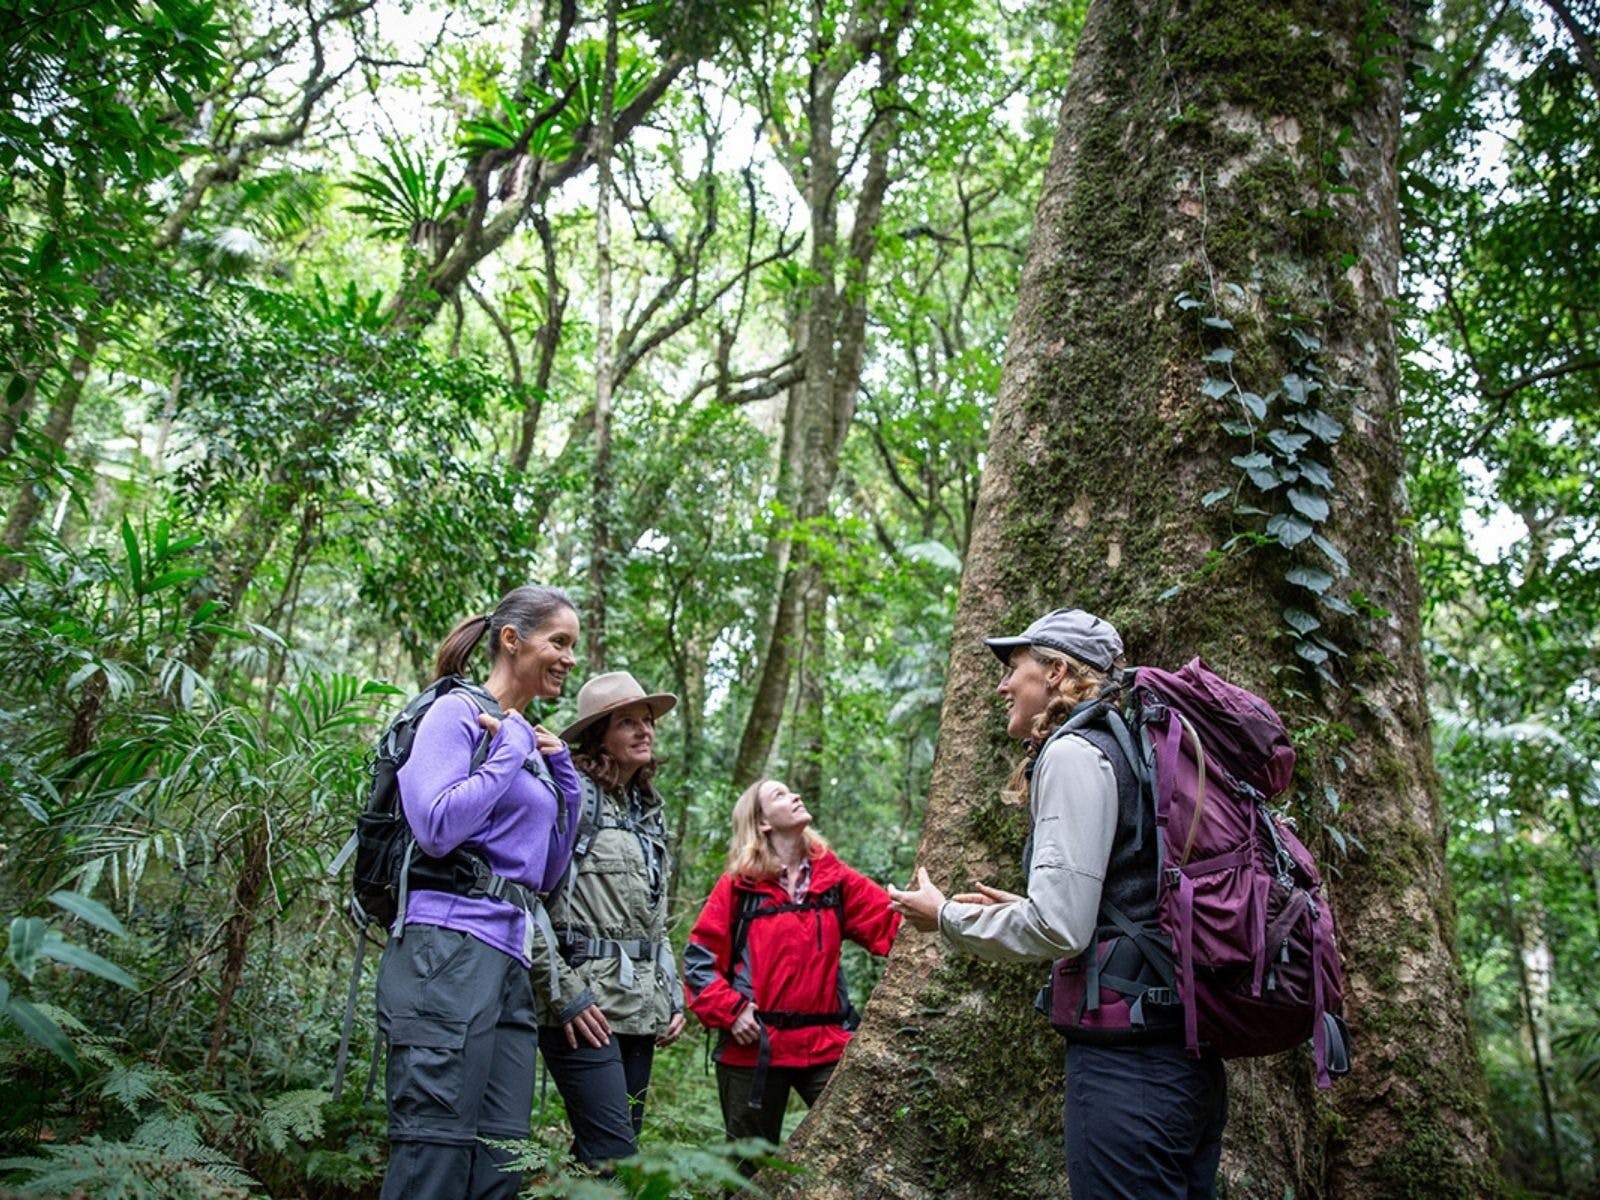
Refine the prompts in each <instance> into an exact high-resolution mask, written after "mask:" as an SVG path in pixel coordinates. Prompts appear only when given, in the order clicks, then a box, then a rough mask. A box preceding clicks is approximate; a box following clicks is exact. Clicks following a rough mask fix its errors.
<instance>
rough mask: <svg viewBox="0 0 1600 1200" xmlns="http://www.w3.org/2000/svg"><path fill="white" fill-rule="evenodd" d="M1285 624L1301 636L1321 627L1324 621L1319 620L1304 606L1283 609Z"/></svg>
mask: <svg viewBox="0 0 1600 1200" xmlns="http://www.w3.org/2000/svg"><path fill="white" fill-rule="evenodd" d="M1283 621H1284V624H1286V625H1287V626H1289V628H1290V629H1292V630H1294V631H1295V632H1296V633H1298V634H1299V635H1300V636H1301V637H1305V635H1306V634H1308V633H1310V632H1311V631H1312V630H1313V629H1321V628H1322V622H1321V621H1319V620H1317V618H1316V617H1314V616H1312V615H1311V614H1310V613H1308V612H1307V611H1306V610H1305V609H1303V608H1286V609H1284V610H1283Z"/></svg>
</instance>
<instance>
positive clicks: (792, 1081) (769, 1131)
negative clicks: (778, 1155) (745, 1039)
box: [717, 1060, 838, 1175]
mask: <svg viewBox="0 0 1600 1200" xmlns="http://www.w3.org/2000/svg"><path fill="white" fill-rule="evenodd" d="M836 1066H838V1062H837V1060H836V1061H834V1062H830V1063H823V1064H822V1065H821V1066H816V1067H768V1068H767V1084H766V1091H765V1092H763V1093H762V1097H761V1107H760V1108H751V1107H750V1093H751V1091H752V1090H753V1089H754V1086H755V1080H756V1069H755V1068H754V1067H729V1066H725V1065H723V1064H722V1063H718V1064H717V1098H718V1099H719V1100H720V1101H722V1126H723V1128H724V1129H726V1130H727V1133H728V1138H729V1139H730V1140H738V1139H742V1138H766V1140H767V1141H769V1142H771V1143H772V1144H773V1146H774V1147H776V1146H777V1145H778V1143H779V1142H781V1141H783V1114H784V1112H785V1111H786V1110H787V1109H788V1107H789V1092H790V1091H791V1090H793V1091H796V1092H799V1093H800V1099H802V1100H804V1101H805V1102H806V1107H807V1108H810V1107H811V1106H812V1105H813V1104H815V1103H816V1100H817V1097H818V1096H820V1095H822V1089H823V1088H825V1087H827V1085H828V1079H829V1077H830V1076H831V1075H832V1074H833V1068H834V1067H836ZM739 1170H741V1171H743V1172H744V1173H745V1174H746V1175H754V1174H755V1170H756V1168H755V1164H754V1163H751V1162H749V1161H741V1162H740V1163H739Z"/></svg>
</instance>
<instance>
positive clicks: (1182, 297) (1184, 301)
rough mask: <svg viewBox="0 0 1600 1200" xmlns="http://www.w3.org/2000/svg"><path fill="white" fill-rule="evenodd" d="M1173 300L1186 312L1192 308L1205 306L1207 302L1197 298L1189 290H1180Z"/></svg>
mask: <svg viewBox="0 0 1600 1200" xmlns="http://www.w3.org/2000/svg"><path fill="white" fill-rule="evenodd" d="M1172 302H1173V303H1174V304H1176V305H1177V306H1178V307H1179V308H1180V309H1182V310H1183V311H1184V312H1189V311H1190V310H1191V309H1196V308H1204V307H1205V303H1204V302H1203V301H1200V300H1196V299H1195V298H1194V297H1193V296H1191V295H1190V294H1189V293H1188V292H1179V293H1178V294H1177V295H1176V296H1174V297H1173V298H1172Z"/></svg>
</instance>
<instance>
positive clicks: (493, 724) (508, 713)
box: [478, 708, 522, 737]
mask: <svg viewBox="0 0 1600 1200" xmlns="http://www.w3.org/2000/svg"><path fill="white" fill-rule="evenodd" d="M511 720H518V721H521V720H522V713H521V712H520V711H519V710H517V709H515V708H508V709H506V710H505V716H504V717H491V716H490V715H489V714H488V713H486V712H480V713H479V714H478V724H479V725H481V726H482V727H483V728H484V729H487V730H488V731H489V736H490V737H493V736H494V735H495V734H497V733H499V732H500V726H501V725H503V724H505V723H506V722H507V721H511Z"/></svg>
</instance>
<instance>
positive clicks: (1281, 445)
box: [1267, 429, 1311, 461]
mask: <svg viewBox="0 0 1600 1200" xmlns="http://www.w3.org/2000/svg"><path fill="white" fill-rule="evenodd" d="M1267 441H1269V442H1271V443H1272V444H1273V445H1274V446H1275V447H1277V449H1278V450H1279V451H1281V452H1282V453H1283V455H1284V456H1285V457H1286V458H1288V459H1290V460H1291V461H1293V459H1294V458H1295V457H1296V456H1297V455H1298V454H1299V453H1300V451H1302V450H1304V449H1305V448H1306V447H1307V446H1308V445H1310V444H1311V439H1310V438H1309V437H1307V436H1306V435H1305V434H1303V433H1290V432H1289V431H1288V430H1287V429H1274V430H1271V431H1269V432H1268V434H1267Z"/></svg>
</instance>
